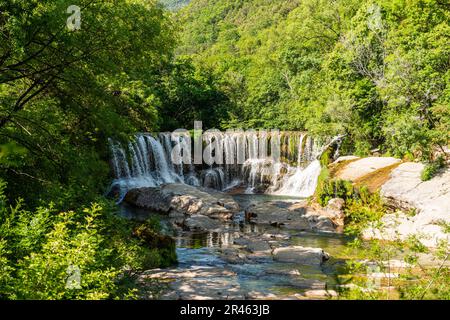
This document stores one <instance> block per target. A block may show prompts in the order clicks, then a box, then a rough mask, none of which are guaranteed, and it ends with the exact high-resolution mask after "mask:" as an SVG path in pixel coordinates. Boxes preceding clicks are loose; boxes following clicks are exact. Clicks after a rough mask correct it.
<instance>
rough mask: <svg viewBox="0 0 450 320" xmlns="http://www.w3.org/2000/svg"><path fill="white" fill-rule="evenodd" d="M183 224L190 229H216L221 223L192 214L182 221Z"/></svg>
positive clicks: (199, 230)
mask: <svg viewBox="0 0 450 320" xmlns="http://www.w3.org/2000/svg"><path fill="white" fill-rule="evenodd" d="M184 225H185V226H186V227H187V228H188V229H189V230H191V231H198V232H202V231H218V230H220V229H221V228H222V224H221V223H220V222H219V221H217V220H213V219H211V218H209V217H207V216H203V215H193V216H190V217H189V218H187V219H186V220H185V221H184Z"/></svg>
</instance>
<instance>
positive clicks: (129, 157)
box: [110, 131, 338, 201]
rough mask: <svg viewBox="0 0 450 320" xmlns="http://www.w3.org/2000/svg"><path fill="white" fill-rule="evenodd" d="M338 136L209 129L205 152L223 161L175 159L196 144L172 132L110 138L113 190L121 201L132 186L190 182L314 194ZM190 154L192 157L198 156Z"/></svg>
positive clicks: (211, 186)
mask: <svg viewBox="0 0 450 320" xmlns="http://www.w3.org/2000/svg"><path fill="white" fill-rule="evenodd" d="M337 140H338V139H337V138H335V139H332V140H331V142H329V143H328V144H327V143H321V141H319V140H317V139H314V138H313V137H311V136H309V135H307V134H305V133H302V132H281V133H277V134H275V133H266V132H264V133H262V132H257V131H247V132H243V131H242V132H233V131H231V132H228V131H227V132H225V133H214V134H205V135H204V136H203V142H204V146H203V150H202V151H205V153H206V154H208V155H210V156H211V157H212V158H215V159H216V160H217V159H223V161H222V162H224V163H223V164H222V163H221V164H216V163H213V164H211V163H209V164H206V163H204V164H193V161H188V163H186V162H184V163H183V164H174V163H173V162H172V153H173V150H174V148H175V146H178V147H180V146H181V148H180V149H182V150H188V151H189V152H190V150H193V146H192V141H191V139H190V138H185V137H183V136H176V137H174V136H173V135H172V134H171V133H159V134H157V135H151V134H138V135H137V136H136V139H135V140H134V141H132V142H130V143H128V144H127V145H122V144H120V143H117V142H113V141H111V140H110V148H111V155H112V157H111V166H112V169H113V173H114V180H113V182H112V185H111V190H110V192H111V193H113V194H115V195H116V196H117V197H118V198H119V201H120V200H121V199H122V198H123V197H124V195H125V194H126V192H127V191H128V190H129V189H132V188H138V187H156V186H159V185H162V184H167V183H185V184H189V185H192V186H196V187H198V186H202V187H205V188H211V189H216V190H222V191H223V190H229V189H232V188H236V187H244V190H245V192H247V193H261V192H263V193H270V194H277V195H289V196H298V197H308V196H311V195H312V194H313V193H314V191H315V188H316V185H317V178H318V176H319V174H320V162H319V161H318V160H317V158H318V157H319V156H320V154H322V152H323V151H324V150H325V149H326V148H327V147H328V146H329V145H330V144H331V143H334V142H336V141H337ZM325 142H326V141H325ZM278 147H279V154H278V155H276V154H275V153H276V150H277V149H278ZM176 151H177V150H176ZM184 152H186V151H184ZM276 156H278V157H279V159H277V157H276ZM184 157H185V155H183V159H185V158H184ZM187 159H188V160H192V159H193V158H192V155H189V154H188V156H187Z"/></svg>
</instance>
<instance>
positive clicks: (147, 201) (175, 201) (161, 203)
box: [124, 184, 239, 220]
mask: <svg viewBox="0 0 450 320" xmlns="http://www.w3.org/2000/svg"><path fill="white" fill-rule="evenodd" d="M124 201H125V202H127V203H128V204H131V205H133V206H135V207H138V208H142V209H147V210H152V211H156V212H161V213H165V214H168V213H169V212H172V211H176V212H178V213H182V214H185V215H188V216H190V215H204V216H208V217H210V218H214V219H224V220H226V219H231V218H232V217H233V214H234V213H236V212H238V211H239V205H238V204H237V202H236V201H234V200H233V199H232V197H231V196H229V195H226V194H224V193H222V192H217V191H210V190H208V192H207V191H206V190H200V189H198V188H196V187H192V186H189V185H185V184H166V185H162V186H160V187H157V188H139V189H132V190H130V191H128V193H127V195H126V196H125V199H124Z"/></svg>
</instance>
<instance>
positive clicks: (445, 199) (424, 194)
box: [364, 162, 450, 247]
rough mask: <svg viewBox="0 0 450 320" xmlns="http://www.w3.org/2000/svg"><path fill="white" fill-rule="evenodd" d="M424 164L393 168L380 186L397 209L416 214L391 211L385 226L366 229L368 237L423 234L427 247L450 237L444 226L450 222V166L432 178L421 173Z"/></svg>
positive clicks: (383, 193) (411, 163)
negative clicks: (425, 177) (424, 176)
mask: <svg viewBox="0 0 450 320" xmlns="http://www.w3.org/2000/svg"><path fill="white" fill-rule="evenodd" d="M423 168H424V165H423V164H421V163H413V162H407V163H402V164H401V165H399V166H398V167H397V168H396V169H394V170H393V171H392V172H391V174H390V177H389V180H388V181H387V182H386V183H385V184H384V185H383V186H382V187H381V194H382V195H383V197H384V198H385V199H386V200H387V202H388V203H390V204H391V205H392V206H393V207H395V208H400V209H402V210H403V211H407V210H415V215H405V214H390V215H386V216H385V217H383V220H382V221H383V222H384V225H385V229H384V230H382V231H380V230H376V229H370V228H369V229H367V230H366V231H365V232H364V236H365V237H366V238H384V239H391V238H392V239H394V238H396V237H397V236H398V237H400V239H406V238H407V237H408V236H409V235H413V234H415V235H419V236H421V239H420V240H421V241H422V243H423V244H425V245H426V246H430V247H433V246H436V245H437V244H438V242H439V241H440V240H450V237H449V235H448V234H445V233H444V231H443V228H442V226H441V224H442V223H450V169H446V170H445V171H442V172H440V173H439V174H437V175H436V176H435V177H433V178H432V179H431V180H429V181H422V180H421V178H420V176H421V173H422V170H423Z"/></svg>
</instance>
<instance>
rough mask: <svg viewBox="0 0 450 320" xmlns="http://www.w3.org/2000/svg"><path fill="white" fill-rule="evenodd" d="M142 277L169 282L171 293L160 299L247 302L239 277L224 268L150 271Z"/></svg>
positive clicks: (164, 294) (167, 292)
mask: <svg viewBox="0 0 450 320" xmlns="http://www.w3.org/2000/svg"><path fill="white" fill-rule="evenodd" d="M141 277H142V278H143V279H145V278H147V279H153V280H159V281H168V282H169V289H168V290H167V291H166V292H165V293H163V294H162V296H161V297H160V298H161V299H168V300H216V299H227V300H238V299H239V300H242V299H245V298H246V293H245V291H244V290H242V289H241V287H240V285H239V282H238V279H237V275H236V273H234V272H232V271H229V270H225V269H223V268H218V267H205V266H199V267H192V268H189V269H168V270H159V269H157V270H151V271H147V272H145V273H144V274H143V275H142V276H141ZM141 281H142V280H141Z"/></svg>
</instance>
